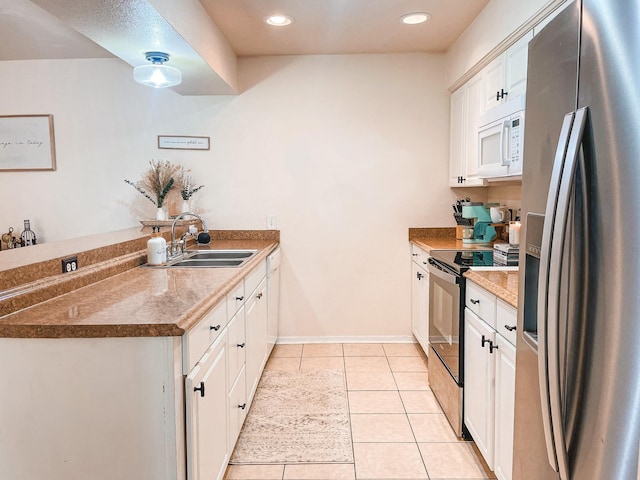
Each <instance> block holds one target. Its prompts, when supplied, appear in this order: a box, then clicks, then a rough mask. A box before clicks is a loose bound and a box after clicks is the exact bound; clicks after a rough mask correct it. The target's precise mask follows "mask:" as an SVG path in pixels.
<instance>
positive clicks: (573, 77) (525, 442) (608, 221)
mask: <svg viewBox="0 0 640 480" xmlns="http://www.w3.org/2000/svg"><path fill="white" fill-rule="evenodd" d="M528 61H529V65H528V81H527V101H526V114H525V137H524V171H523V180H522V189H523V191H522V218H523V221H524V226H523V229H524V232H523V236H524V239H525V240H524V242H522V241H521V248H520V255H521V256H520V265H521V277H520V296H519V298H520V302H519V303H520V305H519V310H518V338H517V357H516V372H517V373H516V397H515V403H516V407H515V410H516V411H515V432H514V465H513V478H514V480H547V479H552V480H556V479H562V480H569V479H570V480H604V479H611V480H637V479H638V478H640V477H639V476H638V451H639V445H638V439H639V435H640V1H638V0H582V1H579V0H578V1H576V2H574V3H573V4H571V5H570V6H569V7H567V8H566V9H565V10H564V11H563V12H561V13H560V14H559V15H558V17H556V18H555V19H554V20H553V21H552V22H551V23H550V24H549V25H547V26H546V27H545V28H544V29H543V30H542V31H541V32H540V34H539V35H537V36H536V37H534V39H533V40H532V41H531V43H530V45H529V60H528Z"/></svg>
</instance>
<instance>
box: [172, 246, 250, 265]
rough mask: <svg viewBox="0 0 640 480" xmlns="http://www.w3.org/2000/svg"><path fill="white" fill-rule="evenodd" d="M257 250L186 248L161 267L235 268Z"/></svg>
mask: <svg viewBox="0 0 640 480" xmlns="http://www.w3.org/2000/svg"><path fill="white" fill-rule="evenodd" d="M256 253H258V250H187V252H186V253H185V254H184V255H183V256H180V257H178V258H174V259H173V260H171V261H169V263H167V265H163V267H190V268H193V267H195V268H236V267H240V266H242V265H244V264H245V263H246V262H247V261H248V260H249V259H251V258H252V257H253V256H254V255H255V254H256Z"/></svg>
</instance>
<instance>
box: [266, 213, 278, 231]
mask: <svg viewBox="0 0 640 480" xmlns="http://www.w3.org/2000/svg"><path fill="white" fill-rule="evenodd" d="M276 228H278V217H276V216H275V215H267V230H275V229H276Z"/></svg>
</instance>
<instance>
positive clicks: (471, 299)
mask: <svg viewBox="0 0 640 480" xmlns="http://www.w3.org/2000/svg"><path fill="white" fill-rule="evenodd" d="M469 301H470V302H471V303H473V304H474V305H477V304H479V303H480V300H474V299H473V298H470V299H469Z"/></svg>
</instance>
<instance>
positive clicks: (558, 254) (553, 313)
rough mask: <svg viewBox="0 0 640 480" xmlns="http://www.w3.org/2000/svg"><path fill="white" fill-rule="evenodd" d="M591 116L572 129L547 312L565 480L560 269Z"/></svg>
mask: <svg viewBox="0 0 640 480" xmlns="http://www.w3.org/2000/svg"><path fill="white" fill-rule="evenodd" d="M586 120H587V108H586V107H583V108H581V109H579V110H577V111H576V117H575V121H574V122H573V128H572V129H571V135H570V137H569V144H568V147H567V155H566V157H565V161H564V168H563V169H562V178H561V180H560V188H559V190H558V202H557V207H556V218H555V226H554V228H553V231H554V232H555V234H554V236H553V239H552V240H551V258H550V265H551V268H550V269H549V292H548V295H549V307H548V308H549V311H548V313H547V318H548V324H547V349H548V351H547V355H548V359H547V364H548V366H549V404H550V407H551V424H552V430H553V437H554V443H555V446H556V457H557V459H558V472H559V473H560V479H561V480H569V461H568V455H567V445H566V441H565V437H564V428H563V425H564V422H563V420H562V412H563V410H562V399H561V386H560V381H561V375H560V368H561V366H560V338H559V335H560V328H559V324H560V296H561V293H560V289H561V282H560V271H561V268H562V263H563V261H562V256H563V251H564V247H565V242H566V231H567V229H566V226H567V222H568V221H569V218H568V216H569V202H570V198H571V192H572V191H573V186H574V182H575V177H576V167H577V164H578V154H579V152H580V146H581V145H582V139H583V136H584V127H585V124H586Z"/></svg>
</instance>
